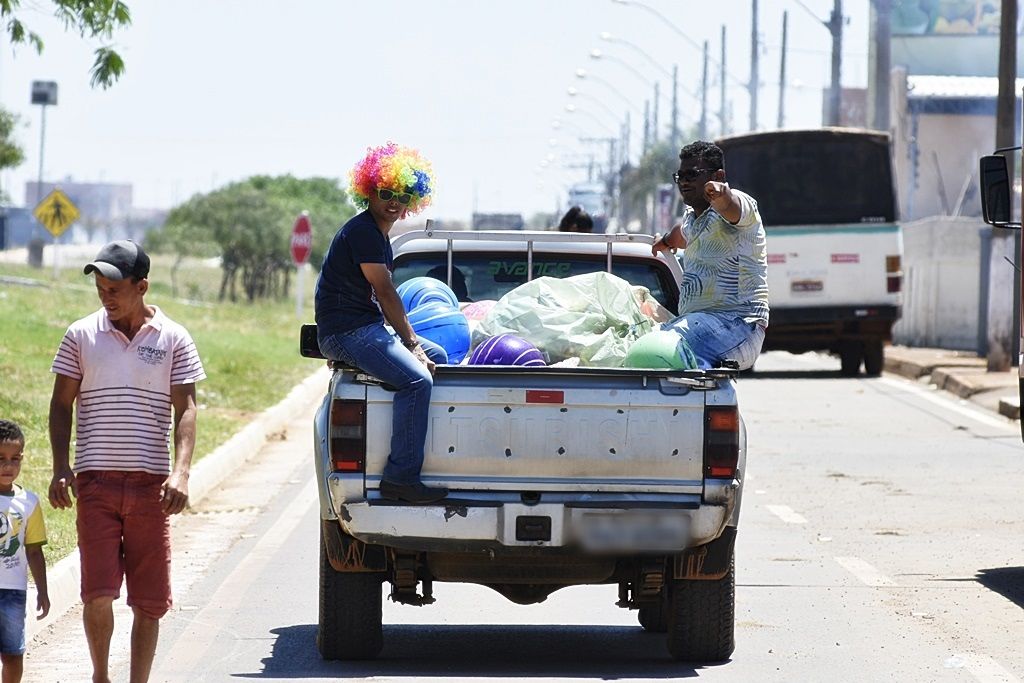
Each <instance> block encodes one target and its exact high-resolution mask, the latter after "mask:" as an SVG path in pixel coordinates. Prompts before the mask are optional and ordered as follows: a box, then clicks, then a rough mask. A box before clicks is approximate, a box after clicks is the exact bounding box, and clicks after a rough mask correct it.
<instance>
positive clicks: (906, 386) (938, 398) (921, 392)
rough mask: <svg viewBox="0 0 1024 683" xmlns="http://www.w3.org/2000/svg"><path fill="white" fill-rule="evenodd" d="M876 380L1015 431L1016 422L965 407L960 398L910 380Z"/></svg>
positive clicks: (983, 421)
mask: <svg viewBox="0 0 1024 683" xmlns="http://www.w3.org/2000/svg"><path fill="white" fill-rule="evenodd" d="M878 381H879V382H882V383H883V384H885V385H887V386H890V387H893V388H896V389H900V390H902V391H906V392H908V393H911V394H916V395H917V396H918V397H919V398H923V399H924V400H926V401H929V402H931V403H934V404H935V405H937V406H941V407H943V408H946V409H947V410H951V411H953V412H954V413H959V414H960V415H963V416H965V417H969V418H971V419H972V420H975V421H977V422H980V423H981V424H984V425H988V426H989V427H999V428H1000V429H1005V430H1006V431H1008V432H1016V431H1017V430H1018V427H1017V425H1016V424H1012V423H1010V422H1009V421H1007V420H1005V419H1002V420H999V419H996V418H994V417H992V416H991V415H987V414H986V413H984V412H982V411H981V410H975V409H973V408H967V407H965V406H962V405H960V404H958V403H957V402H956V401H958V400H961V399H952V398H947V397H946V396H943V395H942V394H939V393H937V392H935V391H933V390H928V389H922V388H921V387H919V386H915V385H914V384H913V383H912V382H910V380H905V379H904V380H899V379H891V378H889V377H882V378H880V379H879V380H878Z"/></svg>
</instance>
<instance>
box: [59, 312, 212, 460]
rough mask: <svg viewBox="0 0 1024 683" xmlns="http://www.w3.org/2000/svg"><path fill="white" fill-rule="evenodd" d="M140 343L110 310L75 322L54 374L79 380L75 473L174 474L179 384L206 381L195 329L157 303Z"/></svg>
mask: <svg viewBox="0 0 1024 683" xmlns="http://www.w3.org/2000/svg"><path fill="white" fill-rule="evenodd" d="M152 308H153V309H154V311H155V314H154V315H153V319H152V320H150V321H149V322H148V323H146V324H144V325H143V326H142V329H140V330H139V331H138V332H137V333H136V335H135V338H134V339H132V340H130V341H129V340H128V338H127V337H126V336H125V335H124V334H123V333H122V332H121V331H119V330H118V329H117V328H115V327H114V326H113V324H112V323H111V322H110V318H109V317H108V316H107V312H106V310H105V309H102V308H101V309H100V310H98V311H96V312H95V313H93V314H92V315H90V316H87V317H85V318H82V319H81V320H78V321H76V322H74V323H72V324H71V326H70V327H69V328H68V331H67V332H66V333H65V334H64V339H63V340H61V343H60V348H59V349H58V350H57V355H56V357H55V358H54V359H53V365H52V366H51V368H50V371H51V372H54V373H57V374H61V375H65V376H67V377H70V378H71V379H75V380H79V381H80V382H81V385H80V386H79V390H78V398H77V399H76V401H75V403H76V409H75V413H76V417H77V424H76V427H75V463H74V471H75V473H76V474H77V473H80V472H87V471H89V470H124V471H134V472H140V471H141V472H150V473H153V474H169V473H170V471H171V466H170V435H171V418H172V406H171V393H170V392H171V387H172V386H174V385H179V384H192V383H195V382H198V381H199V380H202V379H205V378H206V373H205V372H204V371H203V364H202V362H201V361H200V359H199V352H198V351H197V350H196V345H195V343H194V342H193V341H192V337H191V336H190V335H189V333H188V331H187V330H186V329H185V328H184V327H182V326H181V325H179V324H178V323H176V322H174V321H173V320H171V319H170V318H168V317H167V316H166V315H164V313H163V312H162V311H161V310H160V309H159V308H157V307H156V306H153V307H152Z"/></svg>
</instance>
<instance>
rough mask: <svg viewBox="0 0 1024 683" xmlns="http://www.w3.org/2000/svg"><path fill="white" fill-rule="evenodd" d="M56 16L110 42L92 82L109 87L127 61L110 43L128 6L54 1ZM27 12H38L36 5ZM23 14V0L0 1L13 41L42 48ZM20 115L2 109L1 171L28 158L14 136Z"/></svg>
mask: <svg viewBox="0 0 1024 683" xmlns="http://www.w3.org/2000/svg"><path fill="white" fill-rule="evenodd" d="M53 10H54V14H55V16H56V17H57V18H58V19H60V20H61V22H63V24H64V28H65V30H69V31H76V32H77V33H78V34H79V35H80V36H82V37H83V38H87V39H96V38H98V39H100V40H102V41H106V42H108V44H105V45H100V46H99V47H98V48H96V51H95V52H94V55H95V59H94V61H93V65H92V69H91V70H90V73H91V74H92V78H91V83H92V86H93V87H96V86H97V85H98V86H100V87H102V88H104V89H106V88H109V87H110V86H111V85H113V84H114V82H115V81H116V80H117V79H118V78H120V77H121V74H123V73H124V60H122V59H121V55H119V54H118V53H117V51H116V50H114V49H113V47H112V46H111V45H110V44H109V41H110V39H111V38H113V35H114V31H115V30H116V29H118V28H122V27H125V26H128V25H129V24H130V23H131V14H130V13H129V11H128V6H127V5H125V4H124V3H123V2H120V1H119V0H53ZM25 11H28V12H38V11H39V8H38V7H37V6H35V4H33V5H31V6H30V8H29V9H28V10H25ZM22 14H23V10H22V5H21V0H0V21H2V22H3V23H4V29H5V30H6V32H7V37H8V38H9V39H10V41H11V44H13V45H20V44H25V43H28V44H29V45H32V46H33V47H34V48H35V49H36V52H40V53H41V52H42V51H43V39H42V37H41V36H40V35H39V34H38V33H36V32H35V31H33V30H31V29H29V28H28V26H26V25H25V23H24V22H23V21H22V19H21V18H20V17H21V15H22ZM17 124H18V117H17V116H15V115H14V114H12V113H10V112H8V111H7V110H5V109H3V108H0V170H3V169H5V168H15V167H16V166H20V165H21V163H22V162H23V161H24V160H25V154H24V152H23V151H22V149H21V146H20V145H19V144H18V142H17V141H16V140H15V139H14V128H15V127H16V126H17ZM6 201H7V198H6V195H5V194H3V193H0V202H6Z"/></svg>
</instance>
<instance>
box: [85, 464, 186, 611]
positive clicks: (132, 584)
mask: <svg viewBox="0 0 1024 683" xmlns="http://www.w3.org/2000/svg"><path fill="white" fill-rule="evenodd" d="M166 479H167V477H166V476H164V475H160V474H149V473H148V472H120V471H100V472H94V471H90V472H82V473H81V474H79V475H77V476H76V477H75V480H76V487H75V488H76V493H77V495H78V520H77V527H78V552H79V554H80V555H81V560H82V602H89V601H91V600H95V599H96V598H100V597H107V596H109V597H111V598H114V599H117V597H118V596H120V594H121V581H122V579H126V584H127V587H128V605H130V606H131V607H135V608H137V609H138V610H139V611H141V612H142V613H143V614H145V615H146V616H147V617H150V618H152V619H159V618H161V617H162V616H163V615H164V614H166V613H167V610H168V609H170V607H171V525H170V520H169V518H168V516H167V515H165V514H164V513H163V510H161V508H160V499H161V496H160V487H161V485H162V484H163V482H164V481H165V480H166Z"/></svg>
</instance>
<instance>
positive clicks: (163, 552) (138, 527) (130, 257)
mask: <svg viewBox="0 0 1024 683" xmlns="http://www.w3.org/2000/svg"><path fill="white" fill-rule="evenodd" d="M85 274H87V275H88V274H94V276H95V280H96V292H97V294H98V295H99V299H100V303H101V304H102V305H103V307H102V308H101V309H100V310H98V311H96V312H95V313H93V314H92V315H89V316H87V317H85V318H82V319H81V320H78V321H76V322H74V323H72V324H71V326H70V327H69V328H68V330H67V332H66V333H65V335H64V339H63V340H62V341H61V344H60V348H59V349H58V351H57V355H56V357H55V358H54V361H53V366H52V367H51V371H52V372H53V373H54V376H55V377H54V384H53V396H52V398H51V400H50V444H51V447H52V449H53V480H52V481H51V482H50V503H51V504H52V505H53V506H54V507H57V508H70V507H71V506H72V500H71V494H72V493H73V494H74V495H75V497H76V498H77V500H78V510H77V513H78V514H77V528H78V549H79V553H80V555H81V562H82V586H81V590H82V602H83V603H84V605H85V608H84V612H83V621H84V622H85V636H86V638H87V640H88V642H89V655H90V657H91V658H92V666H93V676H92V680H93V681H94V682H96V683H107V682H108V681H109V680H110V678H109V674H108V659H109V654H110V639H111V636H112V635H113V631H114V612H113V605H112V603H113V601H114V600H115V599H116V598H117V597H118V596H119V595H120V589H121V581H122V579H124V580H125V581H126V583H127V589H128V590H127V592H128V605H129V606H130V607H131V608H132V612H133V614H134V624H133V625H132V635H131V678H130V680H131V681H132V683H142V682H143V681H147V680H148V679H149V674H150V669H151V668H152V666H153V657H154V655H155V654H156V645H157V637H158V635H159V630H160V619H161V617H163V615H164V614H165V613H166V612H167V610H168V609H169V608H170V606H171V580H170V566H171V536H170V520H169V515H173V514H177V513H179V512H181V511H182V510H184V509H185V506H186V505H187V504H188V477H189V467H190V464H191V461H192V449H193V447H194V445H195V434H196V390H195V383H196V382H198V381H200V380H202V379H204V378H205V377H206V373H205V372H204V371H203V366H202V363H201V362H200V359H199V354H198V352H197V351H196V347H195V344H194V343H193V342H192V338H191V336H190V335H189V333H188V332H187V331H186V330H185V328H184V327H182V326H181V325H179V324H178V323H176V322H174V321H172V320H171V319H170V318H168V317H167V316H166V315H164V313H163V312H162V311H161V310H160V309H159V308H157V307H156V306H151V305H147V304H146V303H145V301H144V297H145V294H146V292H147V290H148V288H149V280H148V279H147V278H148V277H149V257H148V256H147V255H146V253H145V252H144V251H143V250H142V247H140V246H139V245H137V244H135V243H134V242H130V241H127V240H121V241H117V242H111V243H110V244H107V245H106V246H104V247H103V248H102V249H100V252H99V254H98V255H97V256H96V260H94V261H93V262H92V263H89V264H88V265H86V266H85ZM76 413H77V418H78V420H77V426H76V430H75V460H74V468H72V467H71V462H70V447H69V446H70V444H69V442H70V438H71V424H72V417H73V416H74V415H75V414H76ZM172 418H173V423H174V467H173V469H172V468H171V465H170V461H169V453H168V444H169V440H170V433H171V423H172Z"/></svg>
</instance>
